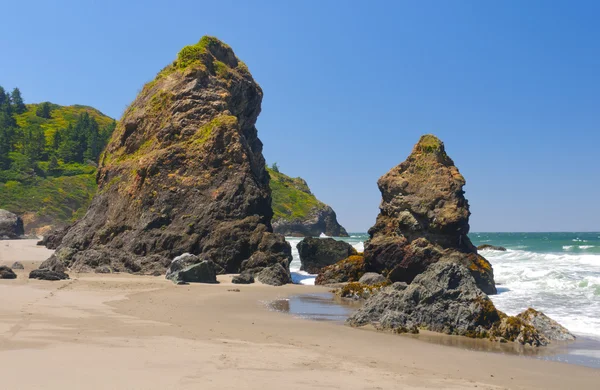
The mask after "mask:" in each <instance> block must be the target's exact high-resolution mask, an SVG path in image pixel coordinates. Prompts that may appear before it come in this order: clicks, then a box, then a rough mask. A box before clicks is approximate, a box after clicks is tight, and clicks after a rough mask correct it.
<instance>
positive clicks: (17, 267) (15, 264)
mask: <svg viewBox="0 0 600 390" xmlns="http://www.w3.org/2000/svg"><path fill="white" fill-rule="evenodd" d="M10 268H12V269H25V267H24V266H23V264H21V263H20V262H18V261H15V262H14V263H13V265H12V266H11V267H10Z"/></svg>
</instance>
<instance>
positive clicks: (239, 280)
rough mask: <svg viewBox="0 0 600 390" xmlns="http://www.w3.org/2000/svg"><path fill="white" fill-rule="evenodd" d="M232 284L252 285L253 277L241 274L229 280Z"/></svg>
mask: <svg viewBox="0 0 600 390" xmlns="http://www.w3.org/2000/svg"><path fill="white" fill-rule="evenodd" d="M231 283H233V284H252V283H254V276H253V275H252V274H251V273H242V274H239V275H236V276H234V277H233V278H231Z"/></svg>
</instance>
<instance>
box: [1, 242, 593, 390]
mask: <svg viewBox="0 0 600 390" xmlns="http://www.w3.org/2000/svg"><path fill="white" fill-rule="evenodd" d="M50 253H51V251H49V250H47V249H45V248H42V247H36V246H35V241H33V240H21V241H2V242H0V264H6V265H10V264H12V263H13V262H14V261H21V262H22V263H23V264H24V265H25V270H22V271H19V270H17V271H16V273H17V274H18V278H17V279H16V280H2V281H0V296H2V305H1V306H0V367H2V371H3V373H4V375H3V379H2V385H3V388H7V389H9V388H10V389H81V388H86V389H107V388H112V389H188V388H189V389H192V388H193V389H198V388H202V389H209V388H219V389H229V388H231V389H234V388H236V389H237V388H249V389H281V388H291V389H300V388H302V389H401V388H402V389H423V388H454V389H463V388H480V389H504V388H510V389H528V388H538V389H567V388H571V389H587V388H589V389H592V388H597V386H598V383H600V370H595V369H590V368H585V367H579V366H574V365H568V364H562V363H555V362H548V361H541V360H535V359H530V358H523V357H518V356H509V355H502V354H497V353H487V352H478V351H470V350H466V349H460V348H456V347H448V346H443V345H436V344H431V343H427V342H423V341H420V340H415V339H411V338H409V337H403V336H398V335H392V334H385V333H378V332H374V331H369V330H362V329H352V328H350V327H346V326H340V325H339V324H335V323H329V322H317V321H310V320H302V319H298V318H294V317H293V316H290V315H286V314H283V313H278V312H274V311H270V310H268V308H267V305H266V302H269V301H271V300H274V299H277V298H285V297H288V296H290V295H293V294H299V293H313V292H324V291H327V289H326V288H322V287H315V286H297V285H287V286H284V287H270V286H263V285H260V284H255V285H249V286H237V285H233V284H231V283H230V280H231V277H230V276H227V275H224V276H220V277H219V281H220V283H219V284H217V285H186V286H176V285H173V284H172V283H171V282H168V281H166V280H165V279H164V278H163V277H149V276H134V275H127V274H118V275H100V274H79V275H77V274H71V278H72V279H71V280H67V281H60V282H45V281H37V280H31V281H30V280H28V279H27V274H28V272H29V271H30V270H31V269H34V268H35V267H36V266H37V264H39V262H41V261H43V260H44V259H46V258H47V257H48V255H49V254H50ZM237 290H239V291H237Z"/></svg>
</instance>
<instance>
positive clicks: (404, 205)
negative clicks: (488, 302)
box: [364, 135, 496, 294]
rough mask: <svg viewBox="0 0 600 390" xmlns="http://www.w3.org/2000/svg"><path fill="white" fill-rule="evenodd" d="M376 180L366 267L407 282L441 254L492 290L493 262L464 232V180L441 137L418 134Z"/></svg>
mask: <svg viewBox="0 0 600 390" xmlns="http://www.w3.org/2000/svg"><path fill="white" fill-rule="evenodd" d="M377 184H378V186H379V190H380V191H381V194H382V201H381V205H380V207H379V208H380V213H379V215H378V216H377V221H376V223H375V225H374V226H373V227H372V228H371V229H370V230H369V235H370V239H369V240H368V241H367V242H366V243H365V252H364V256H365V261H366V263H367V269H368V270H369V271H373V272H377V273H382V274H384V275H386V276H387V277H388V278H389V279H390V280H391V281H392V282H396V281H400V282H407V283H410V282H412V280H413V279H414V278H415V277H416V276H417V275H419V274H421V273H422V272H424V271H425V270H426V269H427V267H428V266H429V265H430V264H433V263H436V262H438V261H440V260H441V259H442V258H444V259H446V260H448V261H454V262H456V263H459V264H463V265H465V266H466V267H467V268H468V269H469V271H470V272H471V273H472V274H473V277H474V278H475V280H476V282H477V285H478V286H479V287H480V288H481V289H482V290H483V291H484V292H486V293H488V294H495V293H496V287H495V283H494V274H493V270H492V266H491V265H490V263H489V262H488V261H487V260H486V259H484V258H483V257H481V256H479V255H478V254H477V248H475V246H473V244H472V243H471V241H470V240H469V237H468V236H467V234H468V233H469V215H470V211H469V204H468V202H467V200H466V199H465V197H464V191H463V186H464V185H465V179H464V178H463V176H462V175H461V174H460V172H459V171H458V169H457V168H456V166H455V165H454V162H453V161H452V159H451V158H450V157H448V155H447V154H446V151H445V149H444V144H443V143H442V142H441V141H440V140H439V139H437V138H436V137H435V136H433V135H424V136H423V137H421V139H420V140H419V142H418V143H417V145H415V147H414V149H413V151H412V153H411V155H410V156H409V157H408V159H407V160H406V161H405V162H403V163H401V164H400V165H398V166H397V167H394V168H392V169H391V170H390V171H389V172H388V173H387V174H385V175H384V176H382V177H381V178H380V179H379V181H378V182H377Z"/></svg>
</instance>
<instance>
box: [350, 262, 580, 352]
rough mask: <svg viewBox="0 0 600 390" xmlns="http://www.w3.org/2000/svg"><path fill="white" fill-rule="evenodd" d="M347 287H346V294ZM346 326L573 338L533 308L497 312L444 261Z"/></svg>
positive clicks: (374, 299)
mask: <svg viewBox="0 0 600 390" xmlns="http://www.w3.org/2000/svg"><path fill="white" fill-rule="evenodd" d="M351 285H352V283H350V284H349V285H348V286H351ZM348 286H344V287H345V288H346V290H348ZM362 286H364V285H362ZM354 289H355V290H356V289H357V288H356V286H355V287H354ZM348 323H349V324H350V325H352V326H364V325H373V326H375V327H376V328H377V329H379V330H390V331H393V332H396V333H404V332H410V333H418V332H419V329H427V330H430V331H434V332H439V333H446V334H451V335H461V336H467V337H473V338H488V339H491V340H494V341H501V342H508V341H514V342H516V343H519V344H524V345H525V344H527V345H531V346H534V347H539V346H544V345H547V344H549V343H550V342H552V341H556V340H573V339H574V336H573V335H571V334H570V333H569V332H568V330H566V329H565V328H564V327H562V326H560V325H559V324H558V323H556V322H555V321H553V320H552V319H550V318H549V317H547V316H546V315H544V314H543V313H540V312H538V311H536V310H533V309H528V310H526V311H525V312H523V313H521V314H519V315H518V316H508V315H506V314H505V313H503V312H501V311H500V310H498V309H496V307H495V306H494V304H493V303H492V301H491V300H490V298H489V297H488V296H487V295H486V294H485V293H484V292H483V291H481V289H480V288H479V287H478V286H477V283H476V281H475V279H474V278H473V275H472V273H471V272H470V270H469V269H467V268H466V267H465V266H463V265H462V264H457V263H455V262H452V261H445V260H443V259H442V260H440V261H439V262H437V263H434V264H432V265H430V266H429V267H428V268H427V270H426V271H425V272H423V273H421V274H419V275H417V277H415V279H414V280H413V281H412V283H411V284H406V283H404V282H396V283H394V284H393V285H391V286H389V287H385V288H381V289H379V290H378V291H377V293H376V294H372V295H371V296H370V298H368V299H367V301H366V302H365V304H364V306H363V307H361V308H360V309H359V310H357V311H356V312H355V313H354V314H353V315H352V316H350V318H349V319H348Z"/></svg>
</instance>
